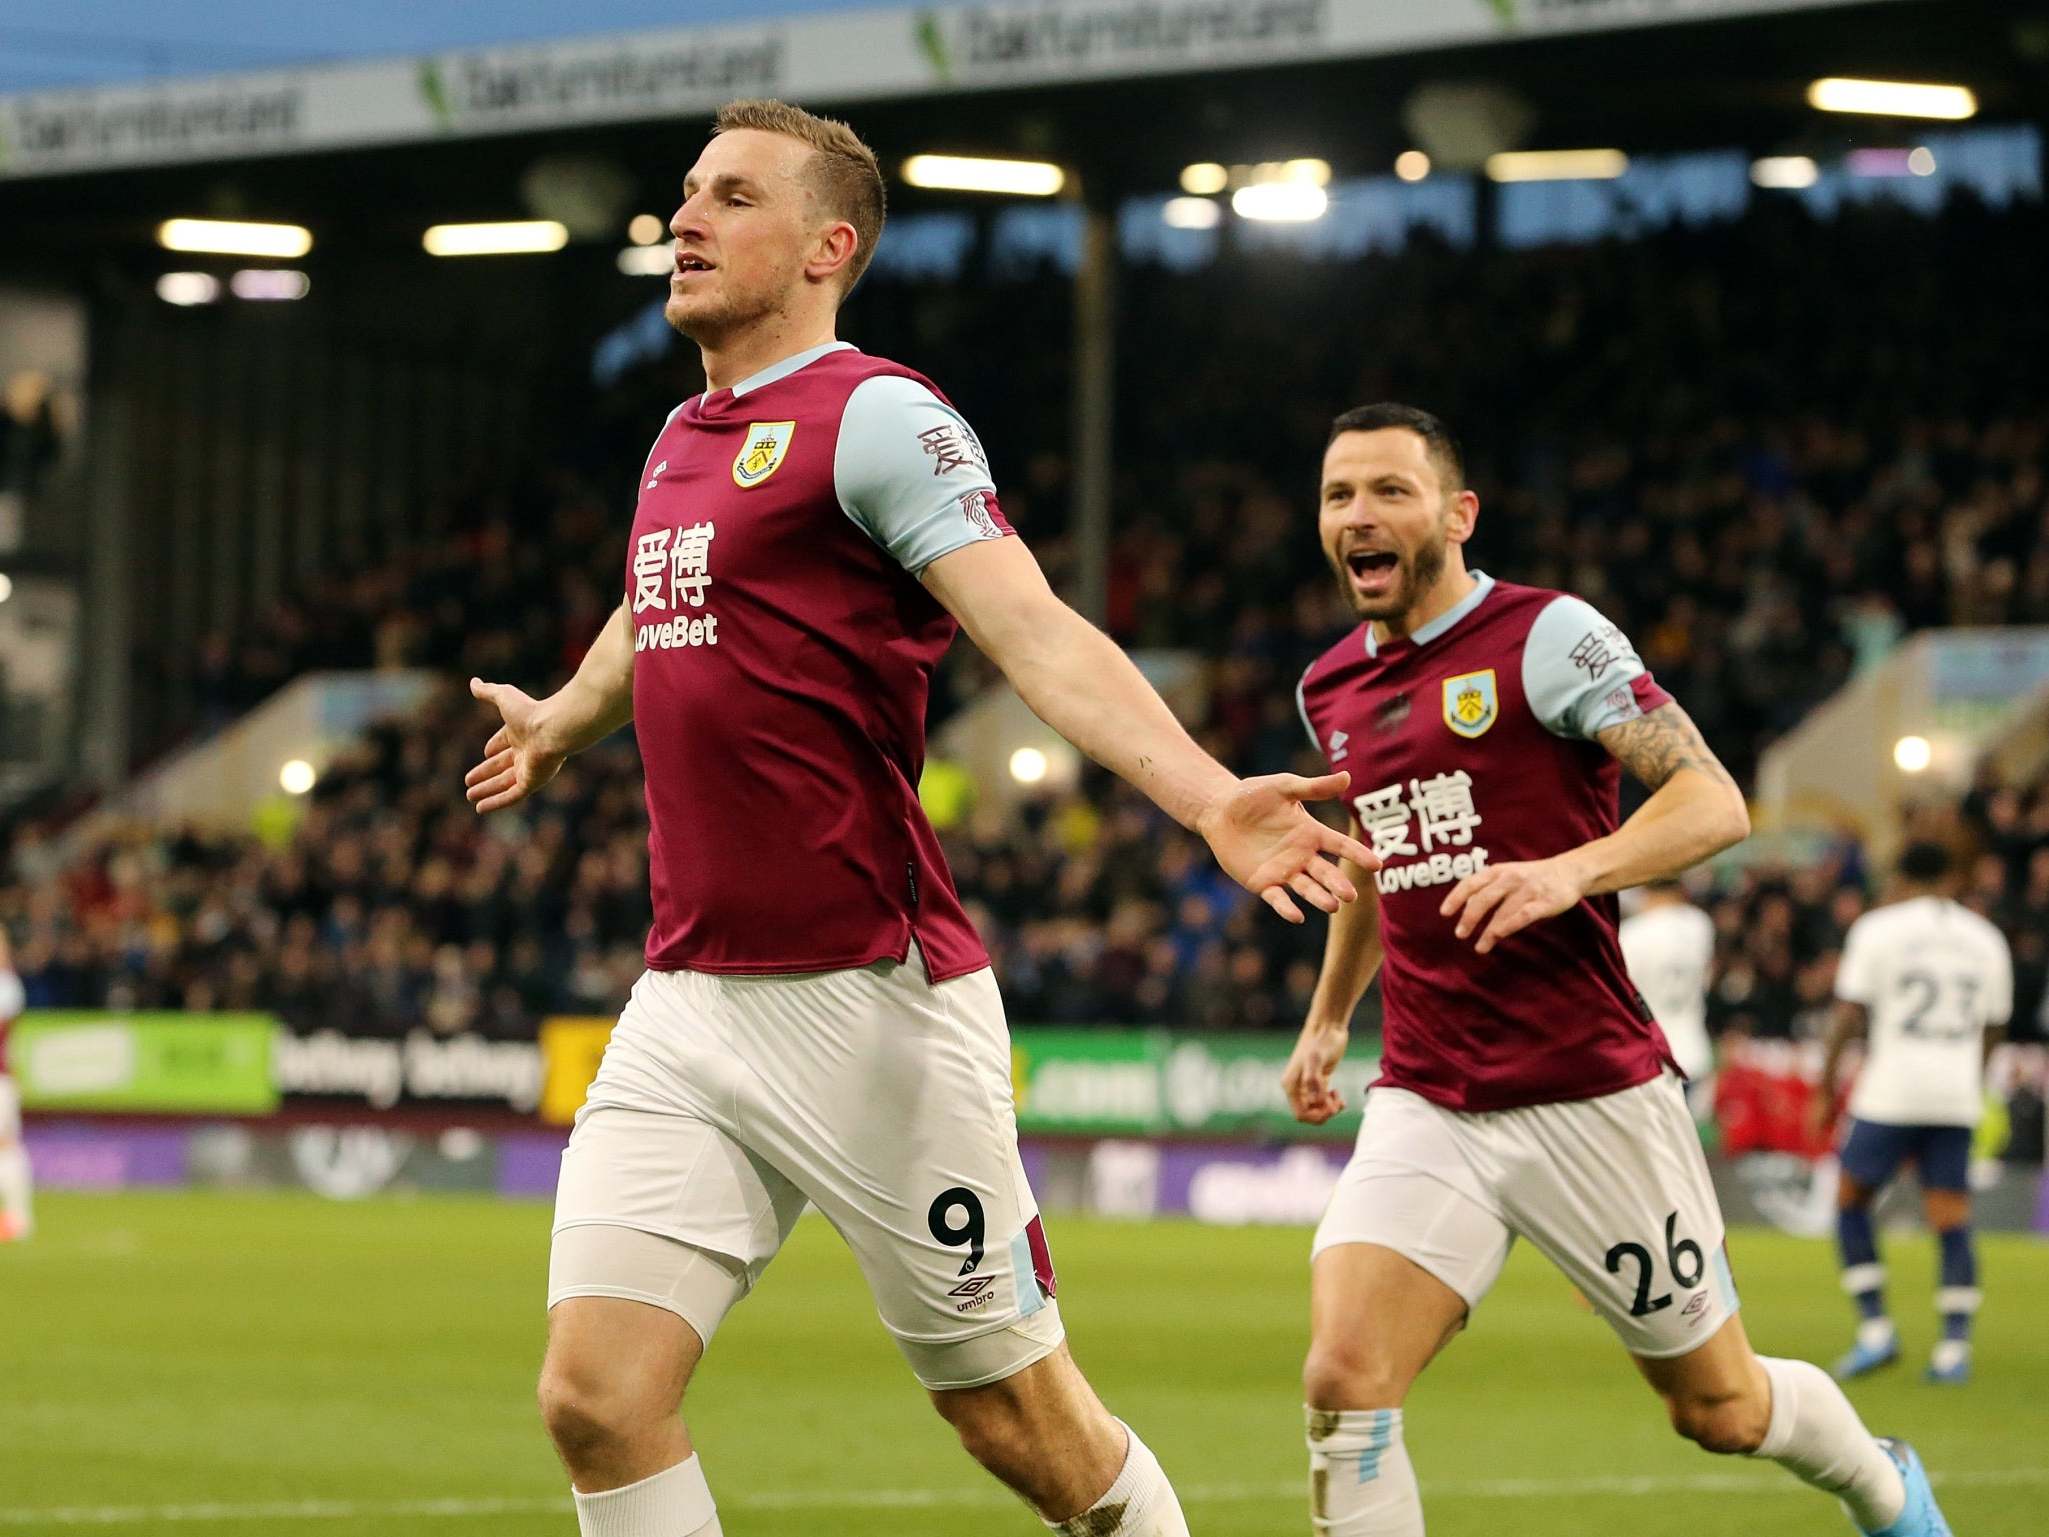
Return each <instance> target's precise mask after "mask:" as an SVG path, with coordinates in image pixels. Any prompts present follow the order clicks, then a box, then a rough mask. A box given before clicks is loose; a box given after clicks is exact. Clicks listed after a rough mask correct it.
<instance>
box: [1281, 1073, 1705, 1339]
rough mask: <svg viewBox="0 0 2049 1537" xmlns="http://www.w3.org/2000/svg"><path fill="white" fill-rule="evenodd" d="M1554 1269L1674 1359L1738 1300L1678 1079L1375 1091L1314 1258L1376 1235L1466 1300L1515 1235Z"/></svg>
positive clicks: (1487, 1281) (1618, 1328) (1472, 1299)
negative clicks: (1494, 1090)
mask: <svg viewBox="0 0 2049 1537" xmlns="http://www.w3.org/2000/svg"><path fill="white" fill-rule="evenodd" d="M1518 1236H1521V1237H1523V1238H1527V1239H1528V1240H1529V1241H1530V1242H1531V1243H1533V1244H1535V1245H1536V1246H1537V1249H1538V1251H1539V1252H1540V1253H1542V1254H1543V1255H1544V1256H1545V1258H1547V1259H1549V1260H1550V1261H1551V1263H1552V1264H1554V1265H1556V1266H1557V1267H1558V1268H1559V1269H1560V1270H1562V1271H1564V1272H1565V1274H1566V1275H1567V1277H1569V1278H1570V1279H1571V1281H1572V1283H1573V1284H1574V1285H1575V1286H1577V1287H1578V1288H1579V1290H1580V1292H1581V1294H1582V1295H1584V1296H1585V1297H1586V1298H1587V1299H1588V1300H1589V1301H1591V1302H1592V1303H1593V1305H1594V1309H1595V1311H1596V1312H1598V1313H1599V1314H1600V1315H1601V1316H1602V1317H1603V1318H1604V1319H1606V1320H1607V1322H1608V1325H1609V1327H1611V1328H1612V1329H1614V1331H1615V1332H1616V1334H1617V1335H1619V1336H1620V1337H1621V1339H1622V1343H1623V1345H1624V1346H1625V1347H1626V1348H1627V1349H1628V1350H1629V1351H1630V1353H1631V1354H1633V1355H1639V1356H1682V1355H1685V1354H1686V1353H1687V1352H1689V1351H1691V1350H1693V1349H1695V1348H1697V1347H1698V1346H1700V1345H1701V1344H1703V1343H1705V1342H1706V1341H1707V1340H1708V1339H1709V1338H1710V1337H1712V1336H1713V1335H1714V1333H1715V1331H1716V1330H1718V1329H1719V1328H1721V1326H1722V1324H1723V1323H1724V1322H1725V1321H1727V1319H1728V1318H1729V1317H1730V1315H1731V1314H1733V1313H1734V1312H1735V1311H1736V1308H1737V1299H1736V1283H1735V1279H1734V1277H1733V1276H1732V1275H1731V1274H1730V1271H1729V1260H1728V1254H1727V1250H1726V1248H1725V1245H1724V1239H1725V1232H1724V1229H1723V1226H1722V1212H1721V1207H1720V1206H1719V1205H1718V1204H1717V1203H1716V1201H1715V1191H1714V1186H1713V1184H1712V1183H1711V1182H1710V1181H1709V1178H1708V1169H1707V1160H1706V1158H1705V1157H1704V1156H1702V1153H1701V1149H1700V1134H1699V1132H1698V1131H1696V1130H1695V1128H1694V1123H1693V1116H1692V1114H1691V1113H1690V1112H1689V1111H1688V1109H1687V1106H1686V1098H1685V1095H1684V1093H1683V1091H1682V1089H1681V1087H1680V1083H1679V1079H1678V1078H1677V1077H1676V1076H1674V1075H1673V1074H1670V1073H1666V1074H1664V1075H1662V1076H1660V1077H1658V1078H1654V1079H1652V1080H1651V1081H1650V1082H1648V1083H1642V1084H1638V1085H1637V1086H1636V1087H1635V1088H1633V1089H1624V1090H1622V1091H1621V1092H1620V1093H1617V1094H1607V1095H1603V1096H1601V1097H1600V1098H1598V1099H1587V1100H1577V1101H1572V1102H1569V1103H1564V1104H1550V1105H1530V1106H1527V1107H1524V1108H1522V1109H1517V1110H1494V1111H1486V1112H1480V1113H1470V1114H1468V1113H1461V1112H1458V1111H1453V1110H1446V1109H1443V1108H1441V1107H1439V1106H1437V1105H1433V1104H1432V1103H1430V1102H1429V1101H1428V1100H1426V1099H1423V1098H1422V1097H1420V1096H1419V1095H1415V1094H1411V1093H1409V1092H1408V1091H1407V1090H1405V1089H1390V1088H1380V1089H1374V1090H1372V1091H1371V1092H1370V1093H1368V1094H1367V1096H1366V1114H1365V1119H1364V1121H1363V1122H1362V1124H1361V1125H1360V1127H1359V1140H1358V1142H1357V1144H1356V1146H1355V1147H1354V1149H1353V1152H1352V1158H1351V1162H1349V1163H1348V1164H1346V1165H1345V1170H1344V1173H1343V1174H1342V1175H1340V1176H1339V1178H1338V1185H1337V1189H1336V1190H1335V1191H1334V1192H1332V1194H1331V1198H1330V1206H1329V1208H1328V1209H1327V1210H1326V1211H1325V1212H1324V1215H1323V1222H1322V1223H1321V1225H1319V1226H1318V1228H1317V1230H1316V1240H1315V1245H1314V1247H1313V1250H1312V1256H1313V1255H1315V1254H1321V1253H1322V1252H1323V1251H1324V1250H1325V1249H1328V1248H1330V1247H1332V1246H1333V1245H1335V1244H1343V1243H1370V1244H1379V1245H1381V1246H1382V1247H1384V1248H1389V1249H1393V1250H1394V1251H1395V1252H1396V1253H1397V1254H1400V1255H1403V1256H1404V1257H1406V1258H1408V1259H1410V1260H1413V1261H1414V1262H1415V1263H1416V1264H1418V1265H1420V1266H1421V1267H1422V1268H1423V1269H1425V1270H1427V1271H1429V1272H1430V1273H1431V1274H1432V1275H1434V1276H1436V1277H1437V1279H1438V1280H1440V1281H1442V1282H1443V1283H1444V1284H1445V1285H1446V1286H1449V1287H1450V1288H1451V1289H1452V1290H1453V1291H1455V1292H1457V1293H1458V1294H1459V1295H1460V1296H1461V1297H1463V1298H1464V1299H1465V1301H1466V1307H1467V1308H1468V1309H1469V1310H1470V1309H1473V1308H1476V1307H1478V1306H1479V1303H1480V1299H1481V1298H1482V1297H1484V1296H1486V1295H1487V1291H1488V1288H1490V1287H1491V1286H1493V1284H1494V1281H1495V1278H1496V1277H1498V1276H1499V1275H1500V1274H1501V1267H1502V1265H1503V1264H1504V1263H1505V1262H1506V1261H1507V1259H1508V1251H1509V1247H1510V1245H1512V1244H1513V1243H1514V1242H1515V1240H1516V1238H1517V1237H1518Z"/></svg>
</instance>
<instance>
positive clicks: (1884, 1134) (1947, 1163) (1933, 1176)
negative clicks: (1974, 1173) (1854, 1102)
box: [1842, 1119, 1971, 1191]
mask: <svg viewBox="0 0 2049 1537" xmlns="http://www.w3.org/2000/svg"><path fill="white" fill-rule="evenodd" d="M1903 1163H1911V1164H1913V1165H1914V1168H1915V1170H1916V1172H1917V1173H1919V1175H1920V1176H1921V1188H1922V1189H1923V1190H1957V1191H1968V1190H1969V1189H1970V1188H1971V1128H1970V1127H1968V1126H1893V1125H1889V1124H1888V1123H1886V1122H1884V1121H1860V1120H1855V1119H1852V1120H1851V1122H1850V1135H1849V1137H1848V1138H1847V1139H1846V1140H1845V1141H1844V1143H1843V1152H1842V1165H1843V1172H1844V1173H1845V1174H1847V1175H1849V1176H1850V1178H1852V1179H1854V1180H1855V1181H1856V1182H1857V1183H1858V1184H1860V1185H1862V1186H1864V1187H1865V1188H1866V1189H1867V1190H1882V1189H1884V1188H1885V1187H1886V1186H1887V1185H1889V1184H1891V1183H1892V1178H1893V1176H1894V1175H1895V1174H1897V1173H1899V1172H1900V1165H1901V1164H1903Z"/></svg>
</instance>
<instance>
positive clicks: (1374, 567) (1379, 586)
mask: <svg viewBox="0 0 2049 1537" xmlns="http://www.w3.org/2000/svg"><path fill="white" fill-rule="evenodd" d="M1401 569H1402V558H1401V556H1399V555H1398V554H1396V553H1395V552H1394V551H1393V550H1376V549H1368V548H1365V547H1361V546H1354V547H1353V548H1352V549H1349V550H1347V551H1346V552H1345V570H1346V572H1347V573H1349V574H1350V576H1351V578H1352V590H1353V591H1354V592H1356V593H1357V594H1358V595H1359V596H1360V597H1362V598H1368V599H1372V598H1384V597H1386V596H1388V594H1389V593H1391V592H1393V591H1394V587H1395V583H1396V581H1397V580H1398V579H1399V578H1400V576H1401Z"/></svg>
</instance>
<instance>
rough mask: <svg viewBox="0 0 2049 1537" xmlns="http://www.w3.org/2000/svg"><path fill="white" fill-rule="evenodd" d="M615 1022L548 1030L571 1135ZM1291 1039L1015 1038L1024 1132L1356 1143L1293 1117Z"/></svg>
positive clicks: (550, 1069)
mask: <svg viewBox="0 0 2049 1537" xmlns="http://www.w3.org/2000/svg"><path fill="white" fill-rule="evenodd" d="M611 1028H612V1022H611V1020H609V1019H599V1018H584V1017H576V1016H565V1017H562V1018H558V1019H551V1020H548V1021H547V1022H546V1023H545V1024H543V1025H542V1027H541V1050H542V1054H543V1056H544V1058H545V1060H546V1067H545V1070H544V1078H543V1082H544V1085H545V1087H544V1089H543V1092H542V1095H541V1102H540V1103H541V1118H542V1119H543V1120H545V1121H549V1122H551V1123H553V1124H555V1125H558V1126H567V1125H568V1124H569V1123H570V1122H571V1121H572V1120H574V1119H575V1118H576V1112H577V1110H578V1108H579V1107H580V1106H581V1105H582V1104H583V1098H584V1092H585V1090H587V1089H588V1088H589V1087H590V1082H591V1079H592V1078H593V1077H595V1076H596V1075H597V1070H598V1060H599V1058H601V1057H602V1056H603V1055H604V1051H605V1041H606V1039H607V1038H608V1037H609V1035H610V1033H611ZM1293 1044H1294V1043H1293V1041H1292V1040H1291V1039H1290V1038H1288V1037H1286V1036H1268V1035H1193V1034H1180V1033H1176V1032H1174V1031H1169V1030H1117V1029H1071V1030H1070V1029H1060V1028H1054V1027H1047V1026H1035V1025H1020V1026H1018V1027H1017V1028H1015V1029H1014V1030H1012V1031H1011V1033H1010V1059H1011V1079H1012V1082H1013V1084H1014V1086H1015V1089H1016V1093H1017V1126H1018V1130H1019V1131H1020V1132H1021V1133H1023V1134H1024V1135H1026V1136H1079V1137H1180V1136H1210V1137H1258V1138H1261V1139H1265V1140H1273V1139H1278V1138H1303V1137H1318V1138H1349V1137H1351V1136H1352V1135H1354V1134H1355V1133H1356V1132H1357V1131H1358V1128H1359V1115H1358V1110H1357V1109H1356V1106H1355V1108H1354V1109H1352V1110H1349V1111H1347V1112H1346V1113H1345V1114H1344V1115H1341V1116H1339V1117H1337V1118H1336V1119H1335V1120H1333V1121H1332V1122H1331V1123H1330V1124H1329V1125H1327V1126H1322V1127H1309V1126H1303V1125H1301V1124H1299V1123H1298V1122H1297V1121H1296V1120H1295V1119H1294V1117H1293V1116H1292V1115H1290V1114H1289V1113H1288V1105H1287V1101H1286V1100H1285V1099H1284V1098H1283V1097H1282V1094H1281V1069H1282V1068H1283V1067H1285V1066H1286V1065H1287V1061H1288V1053H1289V1051H1290V1049H1291V1048H1292V1047H1293ZM1375 1070H1376V1059H1375V1058H1374V1057H1373V1056H1372V1055H1370V1054H1362V1053H1357V1052H1355V1053H1354V1054H1353V1055H1352V1056H1351V1057H1349V1058H1347V1059H1346V1062H1345V1066H1344V1070H1343V1073H1342V1075H1341V1076H1342V1081H1343V1083H1344V1084H1345V1087H1346V1091H1347V1097H1349V1098H1352V1099H1354V1100H1355V1101H1356V1099H1357V1097H1358V1095H1357V1092H1356V1091H1357V1090H1359V1089H1361V1088H1363V1087H1364V1085H1365V1084H1366V1082H1367V1080H1368V1079H1370V1078H1371V1077H1372V1076H1373V1074H1374V1072H1375Z"/></svg>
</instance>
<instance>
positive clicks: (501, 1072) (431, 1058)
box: [276, 1028, 541, 1114]
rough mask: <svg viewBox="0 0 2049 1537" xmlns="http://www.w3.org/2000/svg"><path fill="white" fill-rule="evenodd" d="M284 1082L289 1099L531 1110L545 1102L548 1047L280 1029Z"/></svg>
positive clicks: (418, 1033)
mask: <svg viewBox="0 0 2049 1537" xmlns="http://www.w3.org/2000/svg"><path fill="white" fill-rule="evenodd" d="M276 1078H277V1086H278V1088H279V1089H280V1090H281V1091H282V1092H283V1093H284V1095H285V1096H286V1098H287V1100H288V1101H292V1102H306V1101H313V1102H320V1103H326V1104H331V1105H332V1104H341V1105H361V1106H365V1107H367V1108H369V1109H372V1110H390V1109H394V1108H396V1107H398V1106H401V1105H409V1106H415V1107H427V1106H447V1107H464V1108H469V1109H490V1110H510V1111H516V1112H519V1113H521V1114H530V1113H532V1112H533V1111H534V1110H536V1109H538V1108H539V1107H540V1103H541V1048H540V1047H539V1046H537V1045H535V1044H534V1043H533V1042H532V1041H493V1040H487V1039H485V1038H484V1037H483V1036H481V1035H468V1034H465V1035H449V1036H441V1035H435V1034H433V1033H431V1032H430V1031H426V1030H414V1031H411V1032H409V1033H408V1034H406V1035H405V1036H403V1037H401V1038H399V1039H396V1040H394V1039H391V1038H390V1037H385V1036H356V1035H344V1034H343V1033H342V1032H340V1031H338V1030H314V1031H309V1032H306V1033H303V1034H302V1033H299V1032H296V1031H293V1030H289V1029H283V1028H280V1029H279V1031H278V1033H277V1044H276Z"/></svg>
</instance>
